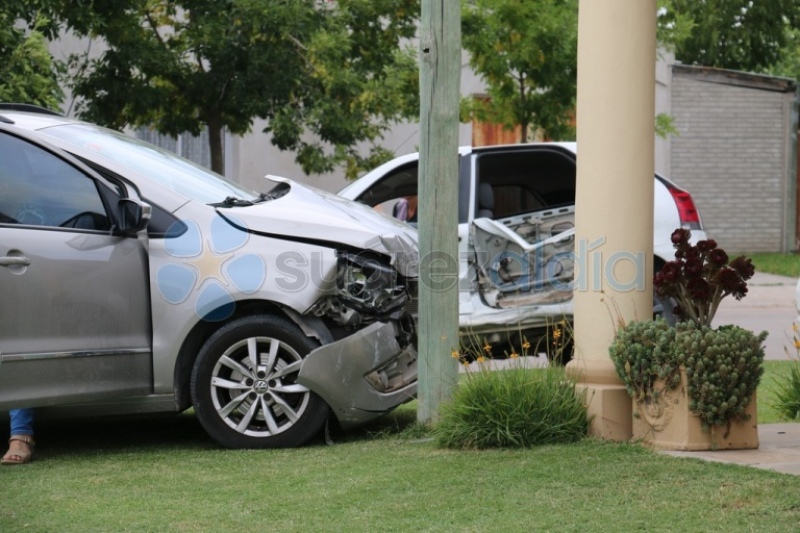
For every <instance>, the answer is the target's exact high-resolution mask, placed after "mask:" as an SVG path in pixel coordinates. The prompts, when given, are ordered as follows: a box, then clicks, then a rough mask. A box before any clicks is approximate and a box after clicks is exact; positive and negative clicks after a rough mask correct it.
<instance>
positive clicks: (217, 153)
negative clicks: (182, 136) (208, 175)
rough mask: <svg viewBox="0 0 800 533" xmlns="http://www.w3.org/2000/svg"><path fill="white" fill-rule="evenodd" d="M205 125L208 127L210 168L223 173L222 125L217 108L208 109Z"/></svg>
mask: <svg viewBox="0 0 800 533" xmlns="http://www.w3.org/2000/svg"><path fill="white" fill-rule="evenodd" d="M206 126H207V127H208V147H209V149H210V150H211V170H213V171H214V172H216V173H217V174H221V175H225V155H224V154H223V152H222V129H223V126H222V117H221V116H220V112H219V110H216V109H213V110H210V111H209V113H208V119H207V121H206Z"/></svg>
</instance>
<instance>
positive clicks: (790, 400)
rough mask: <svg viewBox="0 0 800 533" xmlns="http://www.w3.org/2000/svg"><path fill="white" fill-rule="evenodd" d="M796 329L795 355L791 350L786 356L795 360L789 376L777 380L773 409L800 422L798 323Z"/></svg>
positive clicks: (799, 328)
mask: <svg viewBox="0 0 800 533" xmlns="http://www.w3.org/2000/svg"><path fill="white" fill-rule="evenodd" d="M792 329H794V338H793V339H792V341H793V343H794V346H793V350H792V351H793V352H794V355H791V352H790V350H788V349H787V350H786V354H787V355H790V357H791V358H792V359H793V360H794V361H793V362H794V364H793V365H792V369H791V371H790V372H789V374H787V375H785V376H780V377H777V378H776V379H775V383H776V385H777V388H776V390H775V400H774V405H773V408H774V409H775V410H776V411H777V412H778V414H779V415H781V416H782V417H783V418H785V419H787V420H800V333H799V331H800V327H799V326H798V324H797V322H795V323H794V325H793V326H792Z"/></svg>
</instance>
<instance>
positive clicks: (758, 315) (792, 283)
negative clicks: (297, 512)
mask: <svg viewBox="0 0 800 533" xmlns="http://www.w3.org/2000/svg"><path fill="white" fill-rule="evenodd" d="M796 286H797V280H796V279H794V278H786V277H783V276H775V275H773V274H762V273H759V272H756V274H755V276H753V278H752V279H751V280H750V281H748V282H747V287H748V291H747V295H746V296H745V297H744V298H742V299H741V300H739V301H737V300H736V299H734V298H733V297H731V296H728V297H727V298H725V299H724V300H722V303H721V304H720V306H719V309H717V314H716V315H715V316H714V322H713V324H712V325H713V326H714V327H718V326H721V325H724V324H736V325H737V326H740V327H743V328H746V329H749V330H751V331H754V332H756V333H758V332H761V331H768V332H769V336H768V337H767V341H766V343H765V354H766V359H770V360H775V359H788V358H789V356H790V355H791V356H794V357H797V350H796V349H795V348H794V342H793V335H792V334H793V331H792V324H793V323H794V321H795V320H797V308H796V307H795V287H796ZM798 325H800V324H798ZM787 350H790V351H789V352H788V353H787Z"/></svg>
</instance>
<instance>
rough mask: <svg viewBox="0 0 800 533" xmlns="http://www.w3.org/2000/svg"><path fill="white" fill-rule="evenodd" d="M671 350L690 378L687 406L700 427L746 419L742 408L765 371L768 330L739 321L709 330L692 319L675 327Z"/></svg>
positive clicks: (747, 402) (726, 424)
mask: <svg viewBox="0 0 800 533" xmlns="http://www.w3.org/2000/svg"><path fill="white" fill-rule="evenodd" d="M676 329H677V334H676V337H675V347H674V349H675V351H676V353H677V354H679V357H680V360H681V364H683V365H684V366H685V368H686V377H687V378H688V380H689V391H688V394H689V409H690V410H691V411H692V412H693V413H695V414H696V415H697V416H698V417H700V422H701V423H702V425H703V428H704V429H709V428H710V427H711V426H730V424H731V422H732V421H736V420H746V419H747V415H746V414H745V412H744V411H745V409H746V408H747V406H748V404H749V403H750V399H751V398H752V396H753V393H754V392H755V391H756V389H757V388H758V384H759V382H760V381H761V375H762V374H763V373H764V368H763V362H764V348H763V347H762V345H763V343H764V341H765V340H766V338H767V332H766V331H762V332H761V333H760V334H758V335H755V334H753V332H751V331H749V330H746V329H742V328H740V327H738V326H723V327H721V328H719V329H716V330H714V329H711V328H709V327H707V326H698V325H695V324H694V323H692V322H681V323H678V325H677V326H676Z"/></svg>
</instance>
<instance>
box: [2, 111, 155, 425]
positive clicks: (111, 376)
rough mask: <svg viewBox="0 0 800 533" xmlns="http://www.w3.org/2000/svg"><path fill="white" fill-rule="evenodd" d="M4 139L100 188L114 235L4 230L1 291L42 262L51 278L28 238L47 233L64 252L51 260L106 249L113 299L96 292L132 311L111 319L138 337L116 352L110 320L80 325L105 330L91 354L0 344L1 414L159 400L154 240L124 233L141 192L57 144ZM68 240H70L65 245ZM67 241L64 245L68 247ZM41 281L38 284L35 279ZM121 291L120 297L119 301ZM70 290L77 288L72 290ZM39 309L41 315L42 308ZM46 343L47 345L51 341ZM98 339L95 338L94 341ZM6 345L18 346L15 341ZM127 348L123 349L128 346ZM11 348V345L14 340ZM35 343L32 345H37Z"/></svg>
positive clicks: (14, 132)
mask: <svg viewBox="0 0 800 533" xmlns="http://www.w3.org/2000/svg"><path fill="white" fill-rule="evenodd" d="M0 134H2V135H6V134H7V135H10V136H13V137H16V138H18V139H19V140H21V141H24V142H27V143H29V144H31V145H33V146H35V147H36V148H37V149H39V150H42V151H43V152H46V153H49V154H50V155H52V156H54V157H56V158H57V159H59V160H61V161H62V162H63V163H66V164H67V165H70V166H71V167H73V168H74V169H76V170H77V171H79V172H80V173H81V174H83V175H84V176H86V178H87V179H90V180H92V181H93V182H94V183H95V184H96V185H97V189H98V194H99V196H100V197H101V199H102V201H103V204H104V207H105V209H106V212H107V214H108V215H109V217H110V218H111V221H112V229H111V230H110V231H100V230H85V229H76V228H57V227H51V226H31V225H20V224H11V223H4V224H0V232H2V233H6V236H7V238H8V241H7V242H8V243H12V245H11V246H9V245H8V244H7V243H6V242H0V244H5V246H2V247H0V256H2V257H0V259H2V260H3V261H2V262H3V265H2V266H0V285H2V283H14V282H15V280H16V281H17V282H19V280H20V279H21V278H20V277H18V276H24V275H25V272H27V271H28V269H30V271H31V272H35V270H34V269H33V268H31V266H33V267H34V268H35V262H36V261H42V263H40V264H42V265H43V267H42V268H41V269H40V270H39V271H38V272H39V273H40V274H41V273H43V272H44V271H45V269H46V265H47V261H48V260H47V259H41V257H45V255H43V256H41V257H39V258H37V257H35V256H34V257H27V256H26V254H25V252H24V250H25V249H30V250H32V251H35V249H36V248H37V244H36V243H35V242H34V240H33V239H32V237H34V234H32V233H31V234H29V235H25V233H26V232H28V231H31V232H43V233H45V232H46V233H47V235H45V238H44V239H43V240H44V242H46V243H47V246H48V247H50V246H53V245H55V246H56V248H59V249H57V250H50V252H48V253H50V255H53V254H58V253H65V252H69V253H76V254H81V253H82V252H84V251H85V252H87V253H89V254H91V253H93V252H95V251H96V250H98V249H103V248H104V247H105V249H104V253H105V254H106V255H107V256H109V259H108V260H107V261H106V262H107V263H108V264H107V265H105V266H104V265H101V267H102V268H99V270H98V272H99V273H101V275H103V276H105V277H106V278H108V277H109V276H110V277H111V281H112V283H111V288H109V289H108V292H107V293H106V292H103V290H102V289H103V288H102V287H95V288H94V289H95V290H97V291H98V294H100V295H102V296H99V297H101V298H111V299H113V300H114V307H113V308H114V309H117V310H119V309H122V308H123V307H125V308H126V309H127V310H128V314H127V315H126V316H114V317H111V319H113V320H115V321H117V322H121V321H124V320H130V321H131V323H132V324H133V325H130V326H128V325H126V326H125V327H129V330H126V329H125V328H124V327H123V329H122V331H130V335H128V336H123V337H124V338H125V341H124V344H121V345H114V340H109V337H110V335H108V334H107V330H106V329H105V326H106V324H105V323H104V322H103V317H102V316H101V318H100V320H98V321H97V322H96V323H94V322H90V321H85V320H84V321H81V320H80V319H78V322H76V323H78V324H80V326H79V327H88V328H90V331H91V328H95V329H96V330H97V336H96V337H94V339H93V340H92V343H95V342H96V344H94V345H92V346H88V345H87V346H86V349H77V347H76V346H71V347H70V349H67V350H58V349H51V348H52V347H53V345H54V344H53V343H50V345H48V341H47V340H45V341H42V342H41V343H40V344H39V346H43V347H46V349H43V350H36V349H35V347H34V349H31V350H26V349H25V348H24V347H22V349H20V347H21V346H24V339H23V341H22V344H20V343H19V342H17V343H16V344H10V346H11V348H10V349H5V350H4V349H3V344H5V343H4V342H3V338H2V336H0V409H8V408H17V407H37V406H47V405H60V404H68V403H81V402H86V401H92V400H98V399H107V398H121V397H126V396H135V395H142V394H149V393H151V392H152V382H153V379H152V373H153V371H152V323H151V316H150V295H149V273H148V240H147V233H146V229H142V230H141V231H138V232H137V233H130V232H129V233H130V234H126V233H125V232H123V231H121V230H120V229H119V216H120V209H121V208H122V204H123V203H127V204H129V205H130V202H129V200H134V201H135V202H141V198H140V196H139V194H138V191H136V189H135V187H133V186H132V185H131V184H130V183H127V182H123V181H116V180H110V179H108V178H105V177H103V176H100V175H99V174H98V173H96V172H94V171H93V170H92V169H91V168H89V167H88V166H86V165H85V164H83V163H82V162H81V161H79V160H78V159H76V158H74V157H72V156H71V155H69V154H67V153H66V152H64V151H63V150H60V149H58V148H56V147H54V146H52V145H51V144H49V143H48V142H47V141H46V140H44V139H42V138H41V136H40V135H38V134H36V133H32V132H27V131H22V130H20V129H18V128H14V127H12V126H6V125H4V124H0ZM117 193H119V194H117ZM115 228H116V229H115ZM17 233H18V235H16V237H15V236H14V235H15V234H17ZM62 236H63V239H61V237H62ZM62 240H63V241H64V242H61V241H62ZM13 243H16V244H18V245H19V246H17V247H15V248H17V249H16V250H14V249H12V246H13ZM3 248H5V249H3ZM29 255H33V254H29ZM111 256H113V257H111ZM112 261H113V264H112ZM129 263H130V264H129ZM53 264H56V263H53ZM98 264H99V263H98ZM118 265H122V266H123V268H122V270H121V273H120V274H119V275H118V276H117V275H116V271H115V270H114V268H115V266H118ZM126 269H127V270H126ZM52 272H53V270H52V269H51V270H50V274H49V278H48V279H50V280H51V281H52V278H53V276H52ZM126 274H130V275H126ZM37 275H38V274H37ZM84 277H85V276H84ZM3 279H4V280H5V281H4V282H3ZM34 279H36V277H35V276H34ZM67 279H69V280H72V279H73V278H70V277H69V275H66V276H65V278H64V280H62V279H60V277H59V279H56V280H55V285H56V286H57V285H58V284H59V283H61V284H62V288H63V285H65V284H67V283H68V282H67V281H65V280H67ZM107 287H108V286H106V288H107ZM117 289H118V293H115V291H116V290H117ZM67 290H70V288H69V287H67ZM138 292H141V298H140V297H139V296H138ZM23 294H24V293H23ZM126 294H127V295H128V296H130V295H133V298H131V300H133V301H132V302H131V301H122V302H121V301H120V298H124V297H125V295H126ZM88 300H89V299H87V301H88ZM51 301H52V300H51ZM64 301H66V302H67V304H69V303H70V301H69V300H64ZM18 304H19V302H18ZM26 304H27V302H23V305H26ZM12 305H13V302H12ZM65 307H66V304H65ZM131 307H133V309H131ZM32 309H33V310H34V311H35V306H33V307H32ZM40 309H41V310H42V314H43V315H46V314H47V311H49V309H45V308H44V307H42V308H40ZM83 310H85V307H84V309H83ZM0 311H2V309H0ZM75 311H76V312H78V313H79V312H80V311H81V309H75ZM10 312H11V313H13V312H14V310H13V309H12V310H11V311H10ZM26 314H27V316H31V309H29V310H28V311H26ZM80 316H81V317H82V316H83V315H80ZM93 316H94V317H95V318H97V316H98V313H96V312H95V314H94V315H93ZM131 317H132V318H131ZM6 318H7V321H6V326H7V327H13V320H14V319H13V318H11V319H8V315H7V316H6ZM70 318H71V319H74V318H76V317H70ZM28 326H29V325H25V327H26V328H28V329H26V330H25V331H32V329H31V328H30V327H28ZM0 333H1V331H0ZM104 334H105V335H104ZM43 336H45V337H46V335H43ZM90 336H91V335H87V338H88V337H90ZM6 339H7V340H9V339H11V336H9V337H7V338H6ZM37 342H38V341H37ZM120 342H123V341H122V340H120ZM9 343H11V341H10V340H9ZM35 343H36V342H32V344H35Z"/></svg>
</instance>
